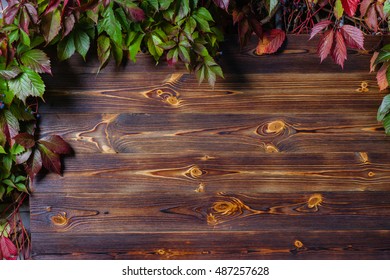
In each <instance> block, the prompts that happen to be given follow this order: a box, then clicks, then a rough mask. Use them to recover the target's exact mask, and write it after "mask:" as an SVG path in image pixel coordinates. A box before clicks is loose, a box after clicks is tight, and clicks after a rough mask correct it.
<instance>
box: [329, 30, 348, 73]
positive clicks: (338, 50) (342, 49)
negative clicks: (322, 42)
mask: <svg viewBox="0 0 390 280" xmlns="http://www.w3.org/2000/svg"><path fill="white" fill-rule="evenodd" d="M335 39H336V40H335V44H334V47H333V49H332V58H333V60H334V62H336V63H337V64H338V65H340V66H341V68H344V61H345V60H346V59H347V47H346V46H345V41H344V37H343V35H342V34H341V31H340V30H339V31H336V34H335Z"/></svg>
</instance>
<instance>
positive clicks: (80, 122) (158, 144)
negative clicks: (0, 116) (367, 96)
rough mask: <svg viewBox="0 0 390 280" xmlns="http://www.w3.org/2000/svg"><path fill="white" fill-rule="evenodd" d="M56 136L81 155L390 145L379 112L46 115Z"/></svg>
mask: <svg viewBox="0 0 390 280" xmlns="http://www.w3.org/2000/svg"><path fill="white" fill-rule="evenodd" d="M69 123H72V124H73V125H72V126H69ZM52 133H55V134H59V135H61V136H63V137H64V138H65V139H66V140H67V141H68V142H69V143H70V144H71V145H72V147H73V149H74V150H75V152H76V153H101V152H103V153H159V154H161V153H166V154H175V153H178V152H180V151H187V152H203V153H213V152H223V151H226V150H234V151H235V152H257V153H270V152H281V153H284V152H288V153H304V152H310V153H324V152H358V151H365V152H374V153H375V152H376V153H378V152H382V153H386V152H388V146H387V145H389V144H390V139H389V138H387V137H386V136H385V135H384V130H383V127H382V125H381V124H378V122H377V121H376V117H375V112H371V113H370V114H364V115H360V114H359V115H358V116H351V115H343V114H332V115H328V114H324V115H317V116H316V117H315V118H313V116H312V115H308V114H302V115H291V114H280V115H267V114H261V115H242V114H218V115H213V116H212V117H210V115H206V114H176V113H174V114H87V115H84V114H71V115H69V114H56V115H55V116H50V115H47V116H44V117H43V121H42V129H41V135H42V136H46V135H48V134H52ZM351 136H353V137H351Z"/></svg>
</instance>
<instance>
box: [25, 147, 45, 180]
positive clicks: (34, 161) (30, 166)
mask: <svg viewBox="0 0 390 280" xmlns="http://www.w3.org/2000/svg"><path fill="white" fill-rule="evenodd" d="M25 168H26V172H27V173H28V175H29V177H30V179H31V180H34V177H35V175H37V174H38V172H39V171H40V170H41V169H42V156H41V153H40V152H39V150H38V149H36V150H35V151H34V153H33V154H32V155H31V156H30V158H29V159H28V161H27V163H26V167H25Z"/></svg>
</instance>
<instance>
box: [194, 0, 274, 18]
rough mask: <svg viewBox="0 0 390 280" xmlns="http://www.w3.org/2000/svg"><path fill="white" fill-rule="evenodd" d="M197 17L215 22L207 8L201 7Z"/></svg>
mask: <svg viewBox="0 0 390 280" xmlns="http://www.w3.org/2000/svg"><path fill="white" fill-rule="evenodd" d="M271 1H275V2H276V3H278V0H271ZM196 15H197V16H199V17H202V18H204V19H205V20H207V21H214V19H213V17H212V16H211V14H210V12H209V11H208V10H207V9H206V8H204V7H200V8H199V9H198V10H197V11H196Z"/></svg>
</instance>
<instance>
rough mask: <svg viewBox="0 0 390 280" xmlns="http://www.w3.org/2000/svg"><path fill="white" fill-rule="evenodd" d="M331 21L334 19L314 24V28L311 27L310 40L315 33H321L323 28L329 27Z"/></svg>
mask: <svg viewBox="0 0 390 280" xmlns="http://www.w3.org/2000/svg"><path fill="white" fill-rule="evenodd" d="M331 23H332V21H330V20H323V21H320V22H319V23H317V24H315V25H314V26H313V28H312V29H311V32H310V38H309V40H311V39H313V37H314V36H315V35H317V34H318V33H320V32H321V30H323V29H325V28H327V27H328V26H329V25H330V24H331Z"/></svg>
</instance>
